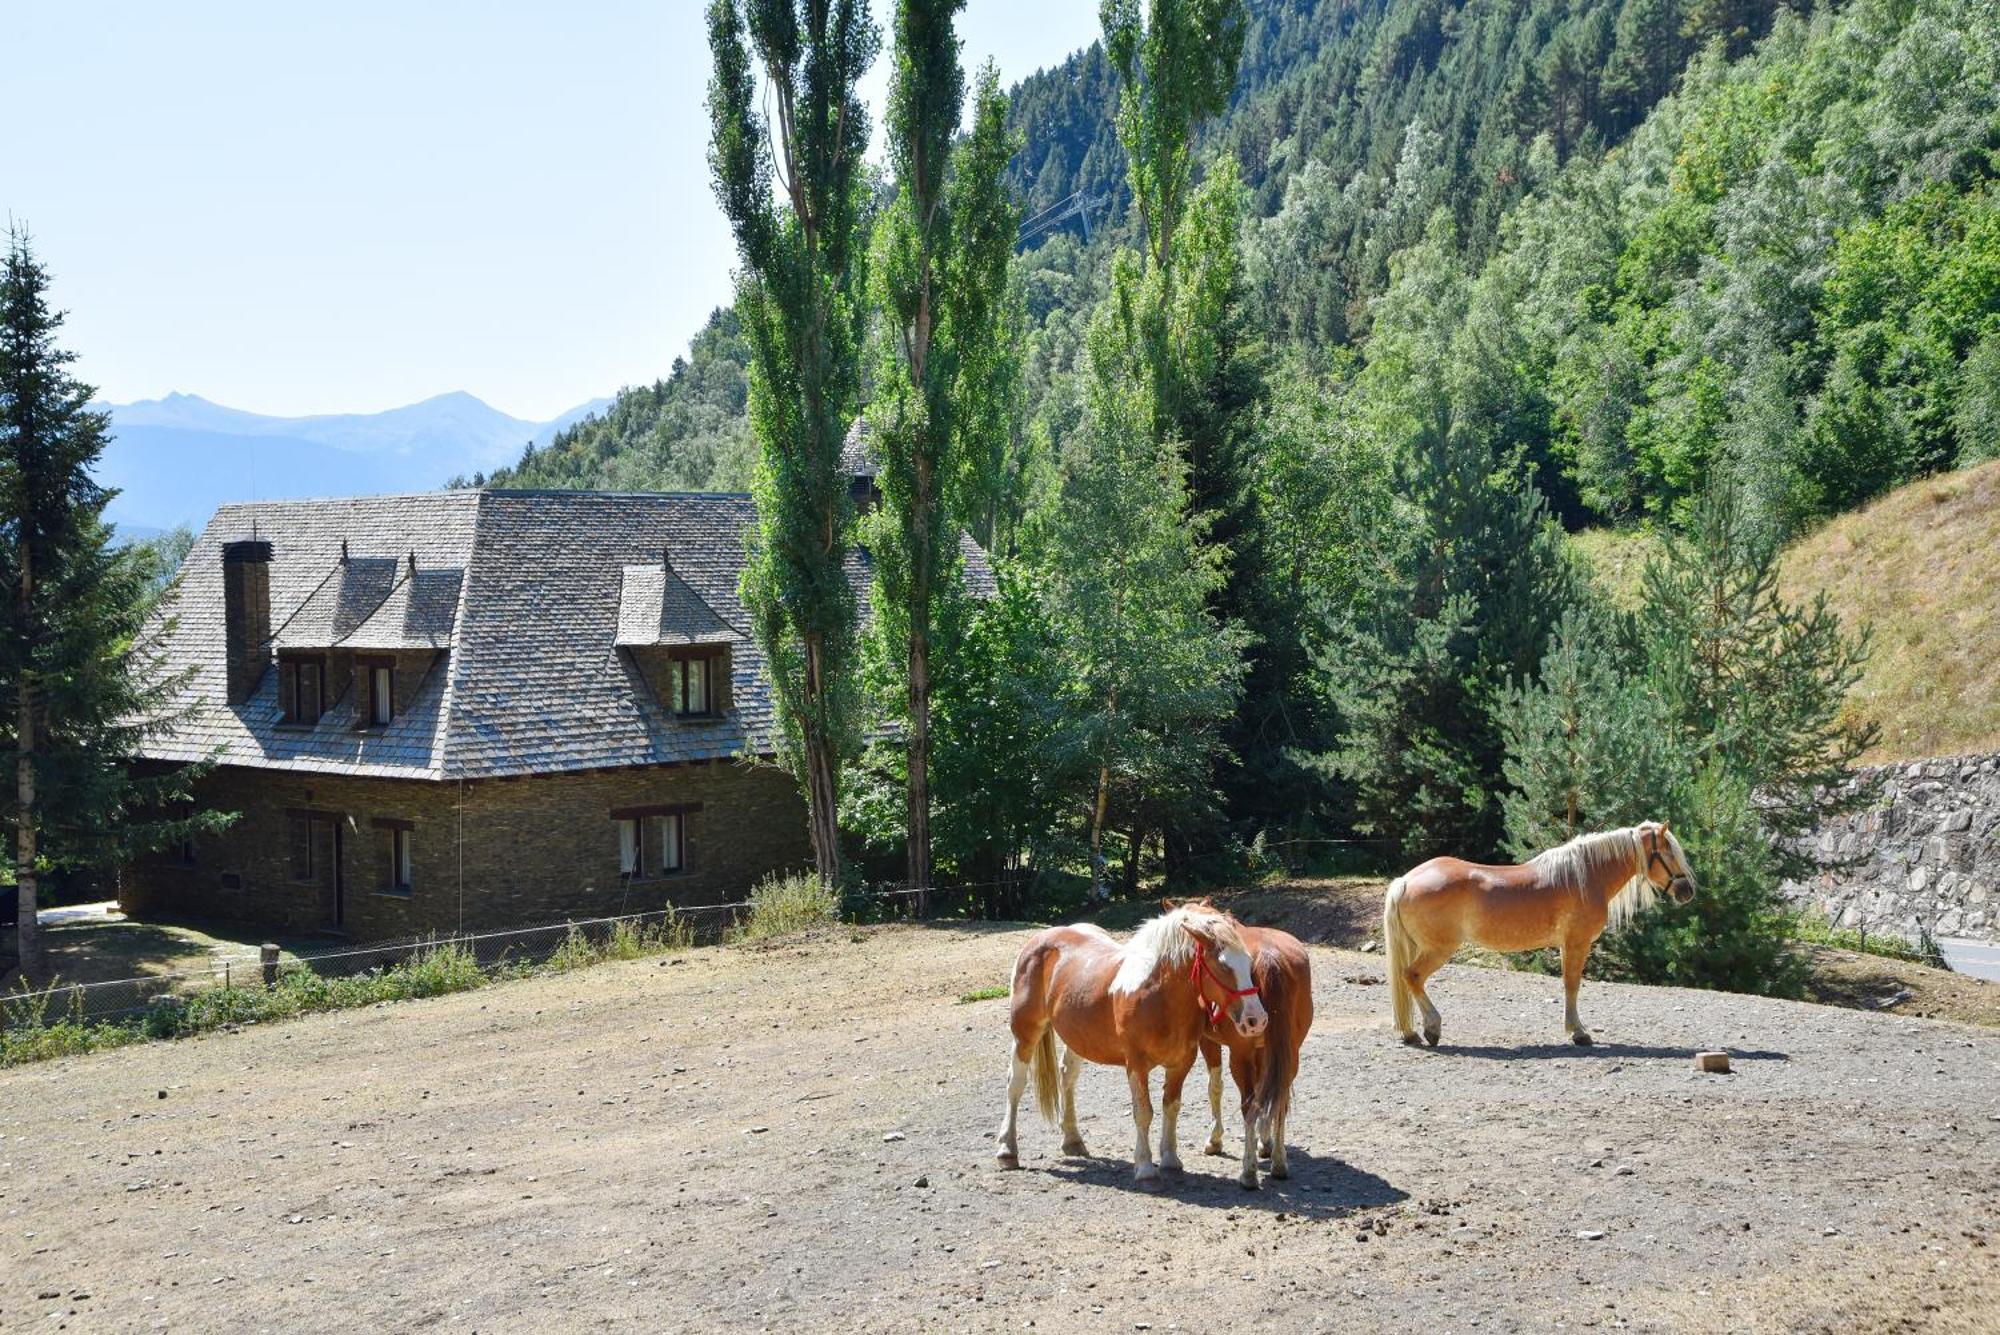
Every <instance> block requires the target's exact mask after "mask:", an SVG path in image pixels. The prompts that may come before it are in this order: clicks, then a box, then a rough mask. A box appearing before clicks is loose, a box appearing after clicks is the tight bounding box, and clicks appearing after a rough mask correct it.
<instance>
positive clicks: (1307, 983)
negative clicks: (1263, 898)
mask: <svg viewBox="0 0 2000 1335" xmlns="http://www.w3.org/2000/svg"><path fill="white" fill-rule="evenodd" d="M1241 931H1242V935H1243V944H1244V945H1245V946H1246V947H1247V948H1248V949H1249V951H1250V980H1251V981H1252V982H1254V983H1255V984H1256V985H1257V993H1258V996H1259V998H1260V999H1261V1000H1262V1001H1263V1003H1264V1013H1265V1014H1266V1015H1267V1016H1269V1017H1270V1023H1269V1024H1268V1025H1267V1026H1266V1027H1265V1029H1264V1032H1263V1033H1261V1034H1244V1033H1242V1032H1240V1031H1239V1030H1238V1029H1237V1028H1236V1026H1235V1025H1232V1024H1227V1023H1223V1022H1222V1020H1221V1017H1220V1016H1219V1015H1213V1014H1211V1017H1210V1022H1209V1026H1208V1030H1207V1032H1206V1033H1204V1034H1203V1035H1202V1038H1201V1056H1202V1060H1203V1061H1205V1062H1207V1063H1208V1110H1209V1114H1210V1116H1211V1117H1213V1119H1214V1127H1213V1128H1212V1129H1211V1130H1210V1131H1209V1133H1208V1152H1209V1153H1210V1154H1220V1153H1222V1049H1223V1048H1225V1047H1226V1048H1228V1049H1229V1074H1230V1077H1231V1078H1232V1079H1233V1080H1234V1081H1235V1082H1236V1093H1237V1096H1238V1098H1239V1099H1240V1101H1241V1103H1242V1107H1243V1169H1242V1172H1241V1173H1239V1174H1238V1175H1237V1179H1236V1180H1237V1181H1238V1182H1240V1183H1242V1184H1243V1187H1244V1189H1245V1190H1247V1191H1255V1190H1256V1189H1257V1158H1258V1151H1259V1148H1260V1143H1261V1148H1262V1150H1263V1155H1264V1157H1265V1158H1268V1159H1269V1160H1270V1161H1271V1176H1272V1177H1279V1178H1283V1177H1290V1176H1291V1168H1290V1166H1289V1165H1288V1164H1287V1163H1286V1162H1285V1118H1286V1116H1287V1115H1288V1114H1289V1113H1290V1112H1291V1109H1292V1081H1293V1080H1294V1079H1296V1078H1297V1076H1298V1073H1299V1046H1300V1045H1301V1044H1303V1043H1304V1042H1305V1041H1306V1031H1307V1030H1308V1029H1311V1028H1312V1021H1313V1002H1312V957H1311V956H1309V955H1307V954H1306V948H1305V947H1304V946H1302V945H1300V944H1299V939H1298V938H1297V937H1295V936H1293V935H1292V934H1291V933H1290V932H1281V931H1279V930H1277V929H1276V928H1274V927H1243V928H1241Z"/></svg>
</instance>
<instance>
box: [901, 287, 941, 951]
mask: <svg viewBox="0 0 2000 1335" xmlns="http://www.w3.org/2000/svg"><path fill="white" fill-rule="evenodd" d="M925 306H926V309H927V308H928V302H926V303H925ZM925 322H926V325H927V324H928V317H927V316H926V321H925ZM920 332H921V333H922V334H923V339H922V340H921V341H920V342H919V343H918V345H917V346H918V347H919V348H923V347H926V346H927V344H928V340H929V330H928V328H927V327H926V328H924V329H922V330H921V331H920ZM925 426H926V428H927V429H930V428H931V427H933V426H934V424H933V423H931V422H926V423H925ZM916 465H917V466H916V479H915V481H916V488H915V490H916V495H915V496H913V497H912V498H911V501H912V504H911V509H912V511H913V513H912V514H911V515H910V521H911V527H912V528H913V529H914V530H915V532H914V533H912V534H911V538H912V542H911V547H912V549H913V551H914V554H915V556H916V561H915V566H916V568H915V569H914V570H912V571H911V572H910V575H911V579H910V646H909V648H910V652H909V702H908V703H909V710H910V736H909V739H908V743H907V750H908V768H909V792H908V799H909V845H908V852H909V873H910V889H912V890H914V891H916V894H915V895H913V896H912V898H913V899H914V900H915V901H916V903H915V908H916V913H917V916H918V917H920V918H921V917H928V916H929V915H930V910H931V582H932V581H931V563H932V553H931V530H932V525H933V522H934V520H935V513H934V512H935V510H936V507H937V498H936V496H935V495H934V494H933V477H932V473H931V467H930V460H929V459H928V458H925V457H924V456H923V455H922V454H921V453H920V454H919V456H918V458H917V460H916Z"/></svg>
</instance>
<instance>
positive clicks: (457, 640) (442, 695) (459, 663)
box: [431, 487, 486, 782]
mask: <svg viewBox="0 0 2000 1335" xmlns="http://www.w3.org/2000/svg"><path fill="white" fill-rule="evenodd" d="M473 495H474V496H476V497H477V498H478V499H477V500H475V501H474V502H473V506H472V535H471V536H470V537H469V538H467V539H466V542H465V572H464V573H463V574H462V575H460V576H459V580H458V606H457V607H454V608H453V609H452V613H451V630H452V634H451V648H450V649H449V650H447V651H446V652H447V653H448V655H449V656H450V665H449V666H450V669H451V670H450V671H449V672H447V673H446V674H445V679H444V685H443V687H442V688H441V690H440V692H439V695H438V721H437V729H438V730H437V733H436V735H435V736H434V737H433V739H432V741H431V765H432V767H433V768H434V769H436V771H437V774H438V777H439V778H441V779H451V778H456V779H458V780H460V781H461V782H463V781H464V778H465V770H464V768H463V767H462V766H460V765H459V764H457V762H456V761H455V760H454V759H453V756H452V753H453V751H454V750H455V749H456V748H454V747H453V746H452V738H453V737H454V736H456V735H457V731H458V730H457V729H456V728H455V727H453V726H452V724H453V721H454V717H455V716H454V714H453V710H454V709H455V708H456V707H457V699H458V683H459V679H460V678H461V677H462V676H463V675H464V673H465V672H466V663H467V661H468V660H469V659H470V658H471V656H472V655H471V649H472V641H473V636H472V635H471V633H470V628H469V627H468V626H467V625H466V614H467V611H468V609H469V604H470V603H471V600H472V581H473V577H474V576H475V574H476V573H477V572H478V570H479V539H480V530H481V529H482V528H484V527H485V523H486V489H485V488H483V487H482V488H480V489H478V490H477V491H475V492H474V493H473Z"/></svg>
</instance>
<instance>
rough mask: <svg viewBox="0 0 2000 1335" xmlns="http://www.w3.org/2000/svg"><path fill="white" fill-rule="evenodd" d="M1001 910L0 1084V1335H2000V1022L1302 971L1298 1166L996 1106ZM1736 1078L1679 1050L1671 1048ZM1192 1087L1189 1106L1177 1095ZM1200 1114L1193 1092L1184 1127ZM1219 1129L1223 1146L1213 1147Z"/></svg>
mask: <svg viewBox="0 0 2000 1335" xmlns="http://www.w3.org/2000/svg"><path fill="white" fill-rule="evenodd" d="M1025 936H1026V933H1025V932H1024V931H1022V930H1018V929H998V928H995V929H986V930H979V929H971V928H963V927H959V928H944V927H938V928H920V927H900V928H882V929H874V930H870V931H867V932H855V933H848V932H841V933H838V934H836V935H833V936H829V937H827V938H824V939H821V940H817V941H813V942H803V943H790V944H785V945H780V946H769V947H764V948H730V949H720V950H702V951H697V952H694V953H691V954H688V955H681V956H674V957H669V958H668V959H665V960H646V961H638V962H634V963H629V964H614V965H606V966H602V967H598V968H594V969H588V970H583V971H580V972H578V973H574V974H569V975H565V976H562V977H557V978H548V979H541V980H535V981H529V982H521V983H511V984H505V985H502V986H498V987H495V988H491V989H488V990H485V991H480V992H474V993H466V994H462V995H458V996H453V997H445V998H438V999H436V1000H431V1001H420V1002H406V1003H398V1004H395V1005H390V1006H382V1007H377V1008H374V1009H371V1010H364V1011H353V1012H345V1013H338V1014H332V1015H325V1016H319V1017H315V1018H311V1019H306V1020H301V1021H298V1022H295V1023H289V1024H282V1025H272V1026H267V1027H260V1028H255V1029H250V1030H245V1031H243V1032H240V1033H234V1034H227V1033H225V1034H217V1035H214V1036H211V1037H208V1038H203V1039H197V1040H189V1041H185V1042H179V1043H165V1044H154V1045H148V1046H143V1047H139V1048H132V1049H126V1050H123V1051H117V1052H108V1053H102V1054H98V1055H95V1056H91V1057H84V1058H78V1059H71V1060H64V1061H58V1062H49V1063H44V1064H41V1065H37V1066H29V1067H23V1068H19V1069H16V1070H12V1071H7V1072H4V1073H0V1133H3V1134H4V1138H0V1328H5V1329H8V1330H21V1329H30V1328H32V1329H36V1330H51V1329H74V1330H93V1331H94V1330H110V1331H119V1330H152V1329H169V1330H216V1329H243V1330H266V1329H269V1330H284V1329H311V1330H369V1331H378V1330H392V1329H393V1330H409V1329H428V1328H433V1327H448V1328H452V1329H463V1330H478V1331H528V1330H552V1329H562V1330H570V1329H616V1330H668V1329H693V1328H708V1327H717V1326H720V1327H727V1328H742V1327H753V1328H754V1327H783V1328H790V1329H810V1330H819V1329H855V1330H859V1329H867V1330H903V1329H951V1330H958V1329H994V1330H997V1329H1008V1330H1019V1329H1022V1328H1024V1327H1029V1326H1033V1327H1034V1328H1036V1329H1041V1330H1070V1329H1095V1330H1126V1331H1131V1330H1145V1329H1152V1330H1173V1329H1180V1330H1200V1331H1209V1330H1214V1331H1242V1330H1258V1329H1279V1330H1292V1329H1301V1328H1306V1329H1313V1328H1325V1329H1345V1330H1375V1329H1386V1328H1389V1327H1391V1326H1394V1327H1397V1328H1406V1329H1416V1330H1428V1331H1446V1330H1452V1331H1467V1330H1477V1331H1481V1332H1485V1331H1496V1330H1497V1331H1509V1330H1525V1329H1536V1330H1542V1329H1551V1328H1556V1327H1568V1328H1576V1327H1586V1326H1588V1327H1601V1328H1607V1329H1632V1330H1659V1331H1664V1330H1675V1331H1680V1330H1725V1329H1726V1330H1756V1331H1767V1330H1771V1331H1775V1330H1785V1331H1790V1330H1825V1331H1843V1332H1845V1331H1854V1330H1871V1331H1872V1330H1901V1329H1911V1330H1928V1329H1943V1330H1974V1329H1983V1330H1994V1329H1996V1328H1997V1327H2000V1266H1996V1262H1995V1256H1996V1252H2000V1217H1996V1212H2000V1034H1995V1033H1992V1032H1990V1031H1986V1030H1981V1029H1975V1028H1970V1027H1966V1026H1960V1025H1956V1024H1951V1023H1945V1022H1939V1021H1928V1020H1917V1019H1910V1018H1906V1017H1902V1016H1896V1015H1878V1014H1864V1013H1861V1012H1856V1011H1848V1010H1839V1009H1833V1008H1828V1007H1820V1006H1812V1005H1806V1004H1800V1003H1789V1002H1775V1001H1763V1000H1758V999H1754V998H1746V997H1739V996H1728V995H1721V994H1714V993H1698V992H1682V991H1675V990H1670V989H1648V988H1634V987H1620V986H1614V985H1608V984H1591V985H1587V986H1586V988H1585V991H1584V995H1583V1009H1584V1014H1585V1017H1586V1019H1588V1020H1589V1021H1590V1022H1591V1024H1592V1027H1593V1028H1594V1029H1595V1031H1596V1033H1597V1035H1598V1038H1599V1046H1597V1047H1596V1048H1594V1049H1575V1048H1571V1047H1569V1046H1567V1045H1566V1044H1561V1043H1559V1042H1556V1041H1554V1040H1557V1039H1559V1037H1560V1016H1561V1008H1560V1005H1559V1004H1558V1001H1557V997H1556V984H1555V983H1554V981H1553V980H1551V979H1548V978H1544V977H1538V976H1533V975H1529V974H1524V973H1513V972H1506V971H1500V970H1491V969H1473V968H1463V967H1457V966H1454V967H1451V968H1448V969H1447V970H1446V971H1445V972H1444V973H1443V974H1441V975H1440V978H1439V980H1438V982H1437V983H1436V984H1434V995H1435V996H1436V999H1437V1001H1438V1004H1439V1005H1440V1007H1441V1008H1442V1009H1443V1012H1444V1018H1445V1030H1444V1034H1445V1046H1444V1047H1442V1048H1440V1049H1438V1050H1436V1051H1417V1050H1411V1049H1407V1048H1404V1047H1401V1046H1400V1045H1397V1044H1395V1043H1393V1042H1391V1041H1390V1039H1389V1035H1388V1025H1387V1020H1386V1017H1385V1015H1384V1013H1383V1012H1384V1010H1385V1005H1386V1003H1385V1001H1384V997H1383V989H1382V985H1381V981H1380V979H1381V966H1380V961H1379V959H1377V958H1376V957H1373V956H1369V955H1364V954H1356V953H1349V952H1339V951H1330V950H1316V951H1315V952H1314V960H1313V962H1314V970H1315V984H1316V997H1317V1003H1318V1019H1317V1021H1316V1023H1315V1025H1314V1028H1313V1033H1312V1036H1311V1038H1310V1040H1309V1041H1308V1044H1307V1050H1306V1053H1305V1061H1304V1069H1303V1071H1302V1073H1301V1076H1300V1083H1299V1088H1298V1092H1297V1104H1296V1111H1295V1114H1294V1117H1293V1121H1292V1133H1291V1136H1290V1137H1289V1139H1290V1140H1291V1142H1292V1144H1293V1146H1294V1149H1293V1152H1292V1167H1293V1176H1292V1178H1291V1179H1290V1180H1289V1181H1286V1182H1272V1183H1267V1184H1266V1186H1265V1188H1264V1189H1263V1190H1261V1191H1258V1192H1255V1193H1246V1192H1244V1191H1242V1190H1241V1189H1240V1188H1239V1187H1238V1186H1237V1185H1236V1182H1235V1177H1234V1162H1233V1160H1230V1159H1213V1158H1208V1157H1205V1156H1202V1155H1201V1154H1199V1153H1198V1152H1197V1151H1198V1149H1199V1141H1200V1139H1201V1138H1202V1132H1203V1130H1204V1119H1203V1117H1202V1115H1201V1112H1200V1110H1199V1108H1198V1107H1196V1106H1193V1105H1192V1104H1191V1106H1190V1107H1189V1109H1188V1111H1187V1115H1186V1117H1185V1119H1184V1125H1183V1137H1182V1150H1183V1154H1184V1156H1185V1157H1186V1159H1187V1164H1188V1169H1187V1172H1186V1174H1185V1176H1184V1177H1181V1178H1178V1179H1173V1180H1170V1182H1169V1184H1168V1185H1167V1187H1166V1188H1165V1189H1164V1190H1159V1191H1146V1190H1141V1189H1138V1188H1136V1187H1134V1186H1133V1185H1132V1183H1131V1181H1130V1162H1129V1160H1130V1151H1131V1144H1130V1129H1129V1128H1130V1123H1129V1121H1128V1119H1127V1114H1126V1106H1125V1105H1126V1099H1125V1095H1124V1092H1123V1077H1122V1075H1121V1074H1119V1073H1117V1072H1113V1071H1109V1070H1104V1069H1097V1068H1093V1069H1092V1070H1090V1071H1089V1072H1088V1073H1087V1074H1086V1075H1085V1077H1084V1080H1083V1083H1082V1086H1081V1103H1082V1108H1083V1119H1082V1126H1083V1131H1084V1135H1085V1137H1086V1139H1087V1140H1089V1142H1090V1146H1091V1150H1092V1152H1093V1157H1090V1158H1085V1159H1075V1160H1066V1159H1064V1158H1062V1157H1060V1155H1059V1153H1058V1148H1057V1146H1058V1137H1057V1135H1056V1133H1055V1132H1054V1131H1053V1130H1052V1129H1051V1128H1047V1127H1044V1126H1043V1125H1042V1124H1041V1123H1040V1122H1039V1121H1037V1120H1033V1114H1032V1111H1031V1110H1030V1111H1024V1117H1025V1118H1026V1119H1027V1120H1025V1121H1024V1124H1023V1127H1022V1135H1021V1150H1022V1160H1023V1167H1022V1168H1021V1169H1020V1170H1019V1171H1016V1172H1007V1171H1003V1170H1000V1169H998V1168H996V1167H994V1166H993V1165H992V1164H991V1162H990V1159H989V1156H990V1154H991V1152H992V1132H993V1128H994V1126H995V1124H996V1122H997V1120H998V1116H999V1112H1000V1107H999V1098H1000V1094H1001V1090H1002V1086H1003V1083H1004V1070H1005V1066H1004V1050H1005V1039H1004V1037H1003V1029H1004V1023H1005V1018H1004V1017H1005V1007H1006V1003H1005V1002H1004V1001H997V1000H996V1001H982V1002H975V1003H970V1004H966V1003H961V1002H960V1001H959V1000H958V998H960V997H962V996H964V995H966V994H967V993H969V992H971V991H973V990H974V989H977V988H979V987H982V986H987V985H990V984H993V983H995V982H997V981H1000V980H1003V979H1004V978H1005V977H1006V975H1007V972H1008V969H1009V966H1010V964H1011V961H1012V959H1013V956H1014V953H1015V951H1016V950H1017V949H1018V947H1019V945H1020V943H1021V942H1022V940H1024V939H1025ZM1713 1046H1720V1047H1726V1048H1728V1049H1730V1050H1731V1051H1732V1053H1733V1054H1734V1063H1735V1073H1734V1074H1732V1075H1728V1076H1703V1075H1698V1074H1696V1073H1694V1072H1693V1071H1692V1070H1691V1068H1690V1060H1689V1054H1690V1053H1691V1052H1693V1051H1694V1050H1696V1049H1697V1048H1704V1047H1713ZM1198 1089H1199V1085H1198V1084H1197V1083H1196V1082H1193V1081H1191V1082H1190V1092H1191V1093H1196V1092H1197V1091H1198ZM1195 1102H1196V1103H1198V1102H1199V1099H1198V1097H1197V1099H1196V1100H1195ZM1238 1134H1239V1133H1238V1131H1237V1129H1236V1128H1235V1126H1234V1125H1233V1119H1232V1125H1231V1127H1230V1134H1229V1141H1230V1145H1231V1148H1232V1149H1233V1148H1234V1147H1235V1145H1236V1144H1237V1143H1238V1142H1237V1139H1236V1137H1237V1135H1238Z"/></svg>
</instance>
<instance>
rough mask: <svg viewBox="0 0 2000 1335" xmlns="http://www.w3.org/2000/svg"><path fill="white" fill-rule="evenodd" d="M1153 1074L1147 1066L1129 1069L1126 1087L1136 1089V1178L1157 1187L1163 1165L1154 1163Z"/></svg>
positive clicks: (1134, 1156) (1134, 1091)
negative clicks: (1151, 1077) (1148, 1088)
mask: <svg viewBox="0 0 2000 1335" xmlns="http://www.w3.org/2000/svg"><path fill="white" fill-rule="evenodd" d="M1151 1075H1152V1071H1151V1070H1150V1069H1148V1068H1147V1067H1144V1066H1132V1065H1127V1066H1126V1068H1125V1083H1126V1084H1127V1085H1129V1086H1131V1089H1132V1129H1133V1131H1134V1132H1135V1133H1136V1139H1135V1142H1134V1144H1133V1147H1132V1177H1133V1179H1134V1180H1135V1181H1138V1182H1141V1183H1156V1182H1158V1181H1159V1180H1160V1169H1159V1165H1157V1164H1155V1163H1154V1162H1153V1096H1152V1094H1151V1092H1149V1091H1148V1090H1147V1088H1146V1084H1147V1080H1148V1078H1149V1077H1150V1076H1151Z"/></svg>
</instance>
